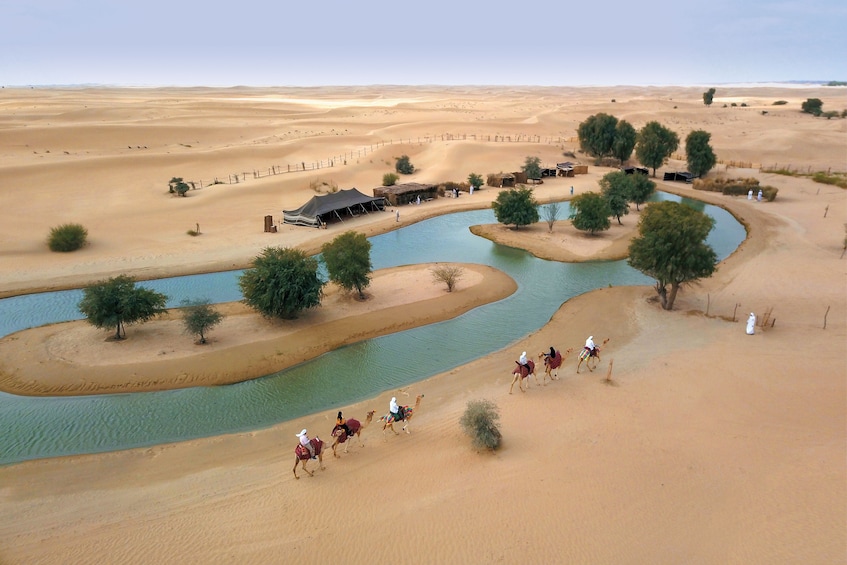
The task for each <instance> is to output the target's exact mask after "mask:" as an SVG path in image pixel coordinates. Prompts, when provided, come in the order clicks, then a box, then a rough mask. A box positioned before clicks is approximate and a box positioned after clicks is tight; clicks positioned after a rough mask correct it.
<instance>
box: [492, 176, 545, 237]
mask: <svg viewBox="0 0 847 565" xmlns="http://www.w3.org/2000/svg"><path fill="white" fill-rule="evenodd" d="M491 207H492V208H493V209H494V216H495V217H496V218H497V221H498V222H500V223H501V224H507V225H508V224H515V229H518V228H520V227H521V226H528V225H530V224H534V223H535V222H537V221H538V203H537V202H536V201H535V197H534V196H533V195H532V189H531V188H527V187H525V186H521V187H519V188H510V189H509V190H501V191H500V193H499V194H498V195H497V199H496V200H495V201H494V202H492V203H491Z"/></svg>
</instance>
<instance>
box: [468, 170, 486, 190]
mask: <svg viewBox="0 0 847 565" xmlns="http://www.w3.org/2000/svg"><path fill="white" fill-rule="evenodd" d="M468 184H469V185H471V186H472V187H473V188H474V190H479V187H481V186H482V185H483V184H485V180H484V179H483V178H482V175H478V174H476V173H471V174H469V175H468Z"/></svg>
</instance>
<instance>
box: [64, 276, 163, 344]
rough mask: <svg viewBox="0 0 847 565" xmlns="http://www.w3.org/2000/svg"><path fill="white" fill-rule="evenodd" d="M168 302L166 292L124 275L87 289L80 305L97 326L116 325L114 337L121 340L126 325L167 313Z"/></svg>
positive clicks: (89, 321)
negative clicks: (162, 292) (137, 283)
mask: <svg viewBox="0 0 847 565" xmlns="http://www.w3.org/2000/svg"><path fill="white" fill-rule="evenodd" d="M167 301H168V297H167V296H165V295H164V294H160V293H158V292H155V291H153V290H150V289H149V288H144V287H139V286H136V285H135V279H133V278H132V277H129V276H127V275H120V276H117V277H113V278H110V279H108V280H105V281H100V282H98V283H96V284H94V285H92V286H89V287H88V288H85V289H83V291H82V300H80V301H79V304H78V305H77V308H78V309H79V311H80V312H81V313H82V315H83V316H85V318H86V320H87V321H88V323H89V324H91V325H93V326H94V327H97V328H101V329H110V328H115V335H114V337H113V339H115V340H120V339H123V338H124V337H125V336H126V331H125V329H124V326H125V325H126V324H134V323H136V322H146V321H147V320H149V319H151V318H152V317H154V316H156V315H158V314H161V313H163V312H165V303H166V302H167Z"/></svg>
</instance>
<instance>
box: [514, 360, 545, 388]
mask: <svg viewBox="0 0 847 565" xmlns="http://www.w3.org/2000/svg"><path fill="white" fill-rule="evenodd" d="M515 365H517V366H516V367H515V368H514V370H513V372H512V374H513V376H514V378H513V379H512V386H510V387H509V394H512V389H513V388H515V383H518V388H520V389H521V392H526V391H525V390H524V389H523V380H524V379H526V378H528V377H529V376H530V375H532V376H533V377H535V384H539V383H538V376H537V375H536V374H535V362H534V361H533V360H532V359H530V360H528V361H527V365H529V371H527V370H526V367H524V366H523V365H521V364H520V363H519V362H517V361H515ZM526 388H529V381H527V383H526Z"/></svg>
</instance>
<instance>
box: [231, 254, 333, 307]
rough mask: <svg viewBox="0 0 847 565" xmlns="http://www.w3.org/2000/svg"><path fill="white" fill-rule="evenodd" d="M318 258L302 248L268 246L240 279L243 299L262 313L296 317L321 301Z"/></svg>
mask: <svg viewBox="0 0 847 565" xmlns="http://www.w3.org/2000/svg"><path fill="white" fill-rule="evenodd" d="M324 284H325V282H324V281H323V280H321V279H320V277H319V276H318V261H317V259H315V258H313V257H309V256H307V255H306V253H305V252H303V251H301V250H300V249H295V248H291V247H266V248H265V249H264V250H263V251H262V253H261V254H260V255H259V256H258V257H256V258H255V259H254V260H253V266H252V267H251V268H250V269H247V270H245V271H244V273H243V274H242V275H241V277H240V278H239V280H238V285H239V286H240V287H241V293H242V294H243V295H244V300H243V302H244V303H245V304H247V305H248V306H250V307H251V308H253V309H254V310H257V311H258V312H260V313H261V314H262V315H264V316H267V317H272V318H282V319H288V320H290V319H294V318H296V317H297V315H298V314H299V313H300V312H301V311H302V310H305V309H306V308H312V307H314V306H317V305H319V304H320V303H321V296H322V294H323V286H324Z"/></svg>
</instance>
